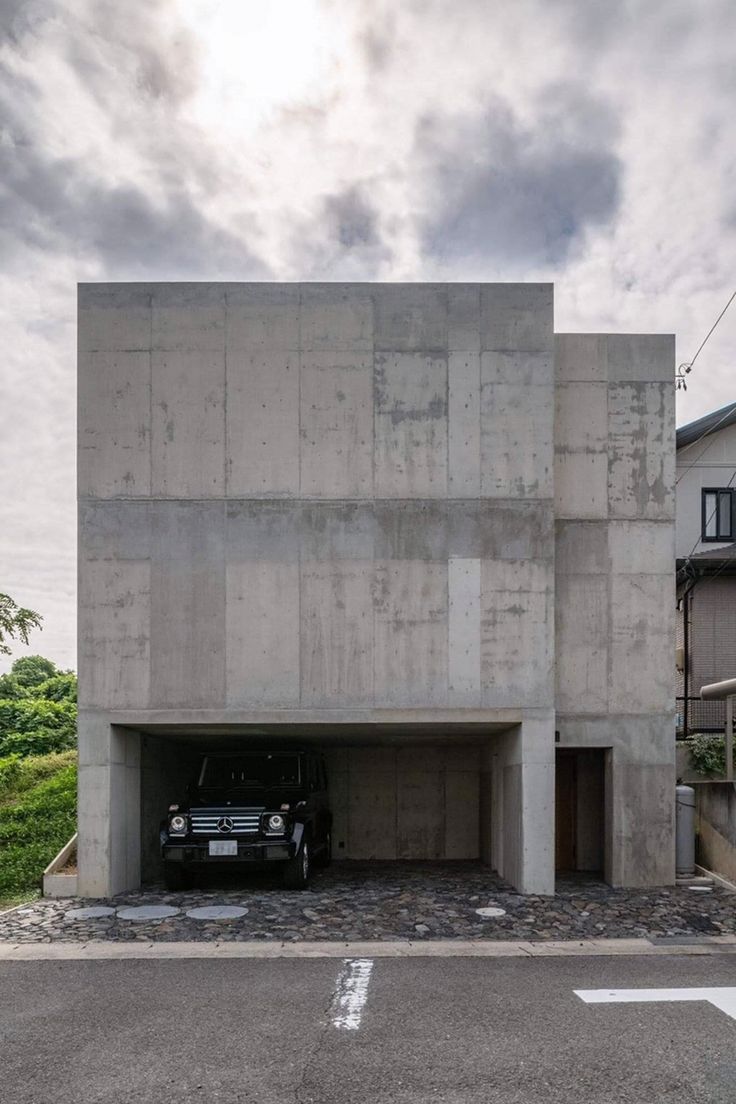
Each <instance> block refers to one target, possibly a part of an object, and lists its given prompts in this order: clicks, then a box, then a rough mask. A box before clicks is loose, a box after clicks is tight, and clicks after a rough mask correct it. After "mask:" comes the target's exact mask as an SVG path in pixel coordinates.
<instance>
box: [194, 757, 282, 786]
mask: <svg viewBox="0 0 736 1104" xmlns="http://www.w3.org/2000/svg"><path fill="white" fill-rule="evenodd" d="M299 781H300V779H299V756H298V755H238V756H237V757H235V756H233V757H230V756H219V755H208V756H207V758H206V759H205V760H204V762H203V763H202V770H201V772H200V775H199V785H200V786H202V787H204V788H206V789H223V790H233V789H251V788H253V787H259V786H265V787H270V786H298V785H299Z"/></svg>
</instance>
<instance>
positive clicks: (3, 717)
mask: <svg viewBox="0 0 736 1104" xmlns="http://www.w3.org/2000/svg"><path fill="white" fill-rule="evenodd" d="M76 739H77V707H76V704H75V703H74V702H72V701H47V700H46V699H45V698H18V699H14V700H7V699H6V700H5V701H0V758H2V757H4V756H7V755H13V754H18V755H47V754H48V753H49V752H52V751H63V750H64V749H65V748H70V747H74V745H75V743H76Z"/></svg>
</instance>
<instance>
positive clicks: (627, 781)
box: [605, 726, 675, 886]
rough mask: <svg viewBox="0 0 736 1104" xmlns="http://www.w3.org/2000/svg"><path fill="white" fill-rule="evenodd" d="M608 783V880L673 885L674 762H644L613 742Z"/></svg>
mask: <svg viewBox="0 0 736 1104" xmlns="http://www.w3.org/2000/svg"><path fill="white" fill-rule="evenodd" d="M642 728H643V726H642ZM642 744H643V741H642ZM606 784H607V789H608V791H609V792H608V793H607V794H606V806H607V813H608V815H607V817H606V834H607V837H608V838H607V839H606V848H605V850H606V859H607V862H606V881H608V882H610V884H611V885H613V886H651V885H672V884H673V883H674V881H675V847H674V824H675V765H674V762H672V761H667V762H646V761H644V762H643V761H642V757H641V756H637V755H635V754H632V753H631V751H630V749H629V748H625V747H614V748H613V749H612V751H611V753H610V758H609V769H608V770H607V772H606Z"/></svg>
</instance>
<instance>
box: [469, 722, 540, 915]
mask: <svg viewBox="0 0 736 1104" xmlns="http://www.w3.org/2000/svg"><path fill="white" fill-rule="evenodd" d="M554 747H555V745H554V714H553V713H551V712H547V711H542V710H540V711H539V714H538V715H531V716H529V717H526V718H525V719H524V721H523V723H522V724H521V725H517V726H516V727H514V728H512V729H510V730H509V731H508V732H504V733H503V734H501V735H500V736H497V737H495V738H494V739H493V741H492V742H491V743H490V744H489V746H488V748H487V749H486V752H485V755H484V762H483V766H482V772H481V784H482V785H483V786H485V787H486V788H487V787H488V786H489V785H490V802H488V800H487V799H485V800H482V801H481V809H482V813H483V821H484V823H483V824H482V827H481V847H482V854H483V858H484V860H485V861H489V859H490V862H491V865H492V866H493V867H494V868H495V869H496V870H497V871H498V873H499V874H500V875H501V876H502V877H503V878H505V879H506V880H507V881H509V882H511V884H512V885H513V886H515V887H516V889H518V890H520V891H521V892H522V893H538V894H553V893H554V891H555V871H554V777H555V775H554ZM489 806H490V808H489ZM489 816H490V832H489V831H488V818H489ZM489 836H490V840H489Z"/></svg>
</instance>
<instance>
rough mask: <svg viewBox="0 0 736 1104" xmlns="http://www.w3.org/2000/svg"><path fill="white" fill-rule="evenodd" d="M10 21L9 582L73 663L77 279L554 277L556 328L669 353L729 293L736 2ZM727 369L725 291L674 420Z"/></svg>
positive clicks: (588, 2) (481, 0)
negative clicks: (668, 345)
mask: <svg viewBox="0 0 736 1104" xmlns="http://www.w3.org/2000/svg"><path fill="white" fill-rule="evenodd" d="M0 36H1V45H0V66H1V68H0V94H1V95H2V113H1V115H0V162H1V164H0V207H1V211H2V214H1V216H0V249H2V259H3V263H2V266H1V269H0V280H1V281H2V287H1V289H0V292H1V293H0V337H1V340H2V350H3V358H2V364H1V367H0V463H1V465H2V472H3V482H4V493H3V495H2V500H1V502H0V591H5V592H7V593H10V594H11V595H12V596H13V597H14V598H15V599H16V600H17V601H18V602H21V603H22V604H24V605H29V606H31V607H32V608H34V609H36V610H38V611H39V612H41V613H42V614H43V615H44V618H45V628H44V631H43V633H42V634H36V635H35V637H34V638H33V641H32V648H31V650H32V651H40V652H42V653H43V654H45V655H48V656H50V657H51V658H53V659H54V660H56V662H58V663H60V664H62V665H64V666H74V665H75V571H76V568H75V503H74V497H75V485H74V480H75V472H74V452H75V446H74V435H75V294H76V292H75V284H76V282H77V281H78V280H181V279H187V280H216V279H230V280H232V279H243V280H247V279H253V278H257V279H278V280H296V279H304V280H317V279H319V280H323V279H328V280H332V279H340V280H351V279H360V280H554V281H555V284H556V328H557V329H558V330H606V331H614V332H616V331H619V332H620V331H667V332H675V333H676V335H677V355H678V360H679V361H683V360H687V359H689V358H691V357H692V355H693V353H694V352H695V350H696V349H697V346H698V345H699V343H700V341H701V339H702V338H703V337H704V335H705V333H706V332H707V330H708V328H709V327H710V325H711V324H712V322H713V321H714V319H715V318H716V316H717V314H718V313H719V311H720V310H721V308H722V307H723V306H724V304H725V302H726V301H727V299H728V297H729V295H730V293H731V291H732V290H733V289H734V287H736V271H735V269H736V266H735V265H734V259H735V257H736V189H734V179H735V170H736V164H735V162H736V139H735V138H734V125H733V116H734V98H735V92H736V5H735V4H734V3H733V2H732V0H267V2H266V0H125V2H124V3H123V2H121V0H0ZM734 365H736V304H735V305H734V307H733V308H732V311H731V312H729V314H727V315H726V317H725V318H724V320H723V322H722V323H721V325H720V327H719V329H718V330H717V331H716V334H715V335H714V337H713V338H712V339H711V341H710V342H709V344H708V345H707V346H706V349H705V350H704V352H703V353H702V354H701V357H700V358H699V360H698V363H697V365H696V367H695V369H694V370H693V373H692V375H691V376H690V386H689V390H688V392H687V394H686V395H681V396H680V397H679V400H678V401H679V422H680V423H683V422H686V421H690V420H692V419H693V418H695V417H698V416H700V415H701V414H702V413H705V412H706V411H708V410H711V409H714V408H716V407H718V406H720V405H723V404H724V403H726V402H728V401H730V400H731V399H734V398H736V379H735V376H734ZM21 651H22V649H20V650H19V651H17V652H16V654H20V652H21ZM5 667H7V664H0V669H4V668H5Z"/></svg>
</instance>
